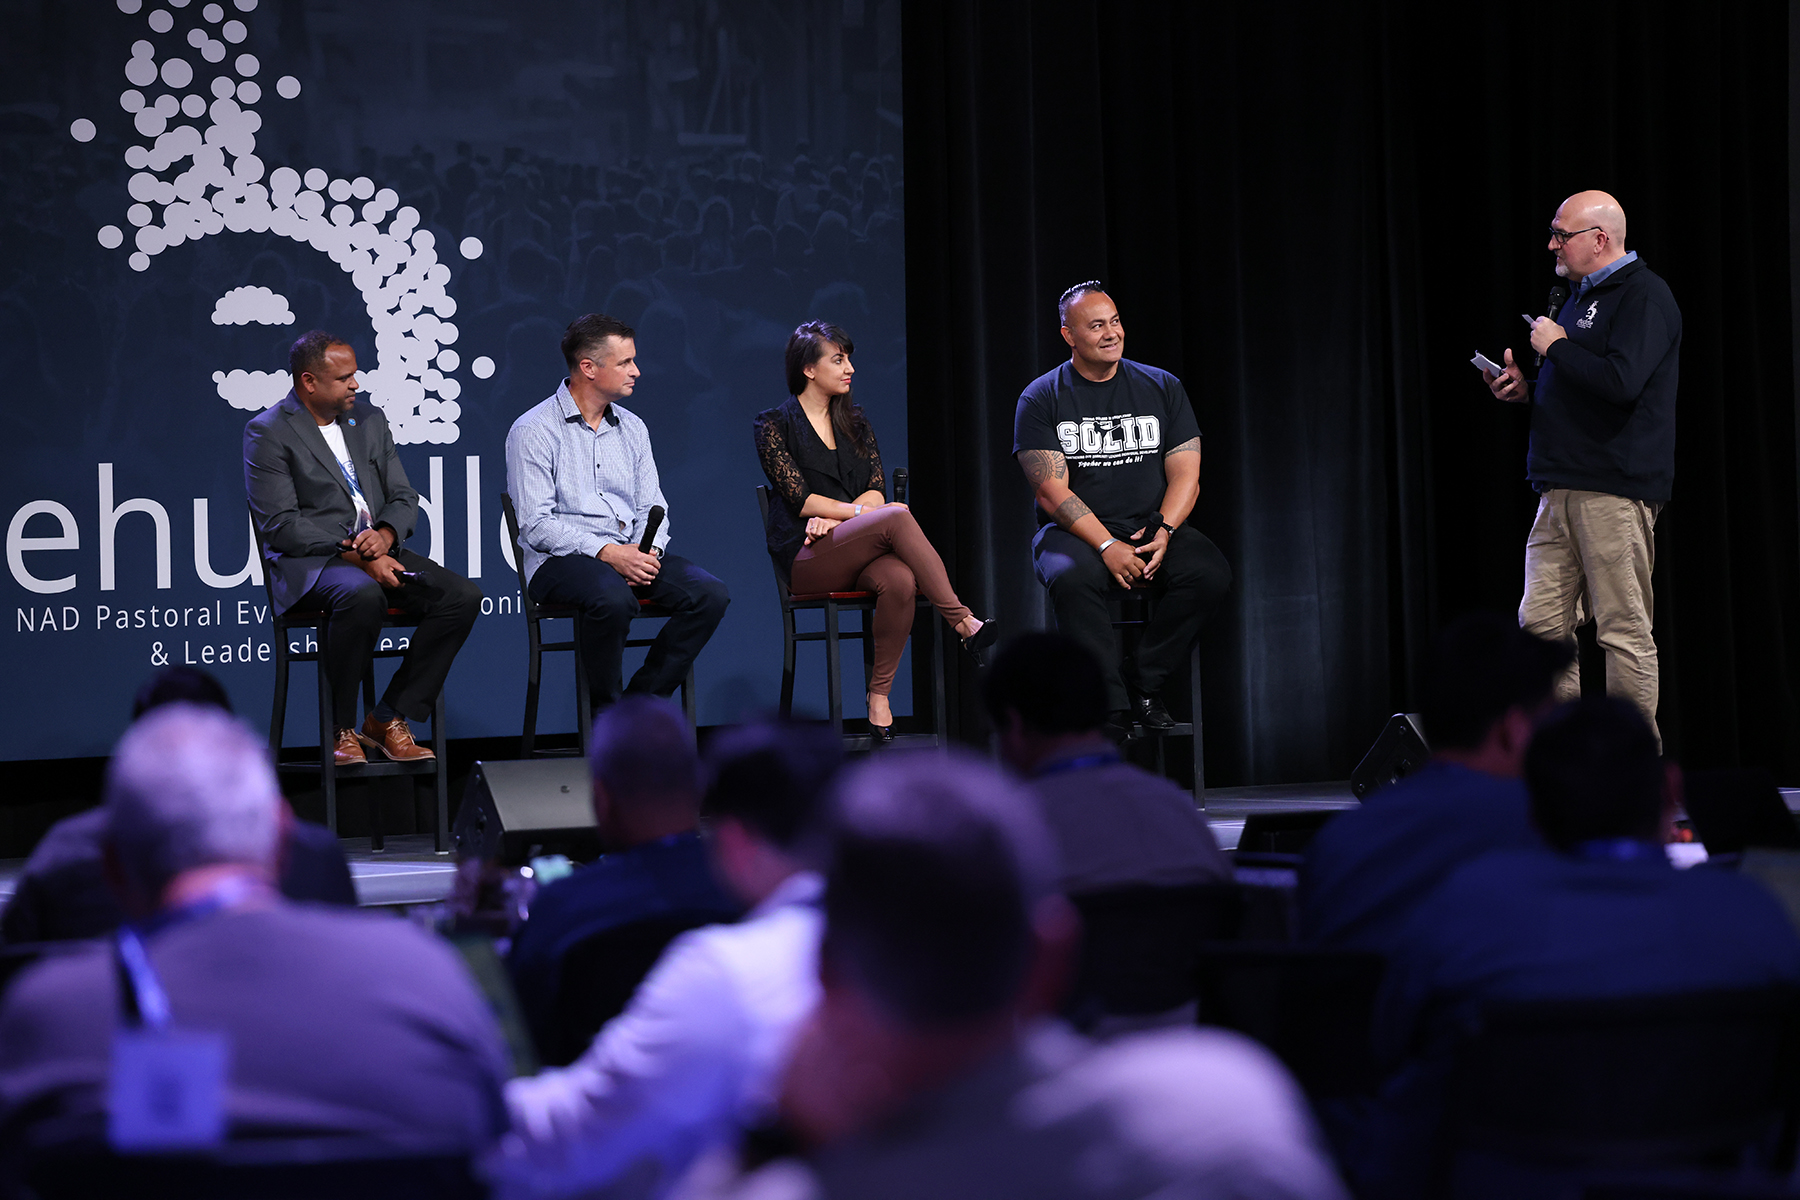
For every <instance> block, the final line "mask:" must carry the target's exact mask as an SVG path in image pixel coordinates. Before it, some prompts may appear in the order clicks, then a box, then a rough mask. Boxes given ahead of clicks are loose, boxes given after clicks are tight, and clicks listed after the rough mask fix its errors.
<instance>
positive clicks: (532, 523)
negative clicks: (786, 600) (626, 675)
mask: <svg viewBox="0 0 1800 1200" xmlns="http://www.w3.org/2000/svg"><path fill="white" fill-rule="evenodd" d="M562 351H563V358H564V359H565V360H566V361H567V362H568V364H569V377H568V378H567V379H565V380H564V381H563V382H562V383H560V384H558V385H557V388H556V394H555V395H553V396H551V397H549V398H548V399H547V400H545V401H544V402H543V403H541V404H538V405H536V406H535V407H533V408H532V409H530V410H529V411H527V412H526V413H525V414H524V415H523V416H521V417H520V418H519V419H518V420H517V421H514V422H513V427H512V430H511V431H510V432H509V433H508V434H507V435H506V488H507V491H508V492H509V493H510V494H511V495H512V498H513V504H514V506H515V507H516V508H517V509H518V513H519V546H520V549H521V550H522V551H523V552H524V555H525V580H526V587H528V588H530V589H531V597H532V599H533V600H536V601H537V602H538V603H540V604H545V603H549V604H573V605H577V606H579V607H580V609H581V610H582V614H583V615H582V628H581V649H582V657H583V659H584V661H585V663H586V666H587V676H588V687H589V688H591V689H592V691H593V701H594V707H595V708H596V709H598V708H601V707H604V706H605V705H607V704H610V703H612V702H613V701H614V700H616V699H618V698H619V695H620V694H621V693H622V692H626V691H630V692H648V693H650V694H652V695H657V696H665V697H666V696H672V695H674V693H675V689H676V688H677V687H679V686H680V684H681V681H682V680H683V679H685V678H686V677H687V673H688V668H689V667H690V666H692V665H693V661H694V659H695V658H696V657H698V656H699V654H700V651H701V649H702V648H703V647H704V646H705V645H706V643H707V640H708V639H709V638H711V637H712V634H713V630H715V629H717V628H718V627H719V621H720V619H721V618H723V617H724V615H725V606H726V605H727V604H729V603H731V596H730V594H729V593H727V591H726V590H725V585H724V584H723V583H720V582H719V581H718V580H717V579H715V578H713V577H712V576H711V575H708V574H707V573H706V572H705V571H702V570H701V569H700V568H699V567H697V566H695V565H694V564H693V563H691V562H689V561H688V560H687V559H685V558H681V557H680V556H678V555H674V554H667V553H665V552H664V551H665V549H666V547H667V546H668V544H669V522H668V521H667V520H664V522H663V524H662V527H661V528H660V529H659V530H658V531H657V534H656V537H655V539H654V542H653V545H652V547H651V550H650V552H649V553H644V552H642V551H640V550H639V549H638V543H639V541H641V540H642V538H643V534H644V530H645V527H646V525H647V522H648V519H649V514H650V509H651V508H652V507H653V506H658V505H660V506H663V507H664V508H666V507H667V505H666V503H665V501H664V500H663V494H662V485H661V483H660V482H659V481H658V480H657V476H656V459H655V457H654V456H653V455H652V454H651V452H650V431H649V430H648V429H647V428H646V427H645V425H644V422H643V420H642V419H641V418H640V417H638V416H637V414H635V413H633V412H631V411H630V410H628V409H626V408H624V407H623V406H621V405H620V404H619V401H620V400H622V399H624V398H625V397H627V396H629V395H631V390H632V388H633V386H634V385H635V384H636V382H637V377H638V366H637V342H636V334H635V333H634V331H633V330H632V328H631V327H630V326H629V325H627V324H625V323H624V322H623V321H620V320H617V319H616V318H613V317H609V316H606V315H605V314H603V313H589V314H587V315H586V316H584V317H577V318H576V319H575V320H574V321H573V322H571V323H570V325H569V328H568V329H567V330H566V331H565V332H564V333H563V339H562ZM640 598H641V599H647V600H650V601H652V602H653V603H655V604H659V605H661V606H663V607H664V608H666V609H668V610H670V611H671V612H672V613H673V614H674V615H673V616H671V617H670V618H669V620H668V621H667V622H666V623H665V624H664V625H663V627H662V631H661V632H659V633H658V634H657V635H656V640H655V642H654V643H653V644H652V645H651V647H650V652H649V654H648V655H647V656H646V657H645V659H644V665H643V666H642V667H640V668H639V669H638V672H637V674H635V675H633V676H632V677H631V685H630V686H629V687H625V686H623V684H622V680H621V668H620V661H621V660H622V659H623V658H624V654H625V639H626V636H627V634H628V632H629V630H630V627H631V619H632V618H633V617H634V616H636V615H637V611H638V601H639V599H640Z"/></svg>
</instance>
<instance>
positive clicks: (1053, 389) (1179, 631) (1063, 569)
mask: <svg viewBox="0 0 1800 1200" xmlns="http://www.w3.org/2000/svg"><path fill="white" fill-rule="evenodd" d="M1057 311H1058V315H1059V316H1060V317H1061V318H1062V335H1063V340H1064V341H1065V342H1067V343H1068V344H1069V347H1070V349H1071V351H1072V352H1073V353H1072V354H1071V356H1070V359H1069V361H1068V362H1066V363H1064V364H1063V365H1061V366H1059V367H1057V368H1056V369H1055V370H1054V371H1051V372H1049V373H1048V374H1045V375H1042V376H1039V377H1038V378H1037V379H1034V380H1033V381H1032V382H1031V384H1030V386H1028V387H1027V388H1026V389H1025V391H1024V393H1023V394H1022V395H1021V396H1020V397H1019V408H1018V413H1017V415H1016V416H1015V417H1014V419H1013V454H1014V455H1015V456H1016V457H1017V458H1018V460H1019V465H1020V466H1021V467H1023V468H1024V470H1025V477H1026V478H1027V479H1028V480H1030V481H1031V485H1032V487H1034V488H1035V489H1036V490H1037V503H1038V508H1039V513H1038V524H1039V527H1038V532H1037V537H1036V539H1035V540H1034V541H1033V543H1032V558H1033V561H1034V562H1035V563H1036V565H1037V574H1038V578H1039V580H1041V581H1042V582H1043V584H1044V586H1045V587H1046V588H1048V589H1049V591H1050V603H1051V606H1052V607H1053V608H1054V609H1055V610H1056V624H1057V627H1058V628H1059V629H1061V630H1063V632H1065V633H1067V634H1069V635H1070V636H1072V637H1074V638H1075V639H1076V640H1078V641H1080V642H1081V643H1082V644H1083V645H1085V646H1087V648H1088V649H1089V650H1090V651H1092V652H1093V654H1094V656H1095V657H1096V658H1097V659H1099V660H1100V662H1101V664H1102V666H1103V667H1104V668H1105V679H1106V707H1107V710H1108V713H1109V716H1108V719H1107V725H1108V728H1109V731H1110V732H1113V733H1114V734H1115V736H1116V735H1122V734H1127V733H1129V732H1130V730H1131V726H1132V724H1133V722H1134V721H1135V722H1137V723H1139V724H1142V725H1143V726H1144V727H1145V728H1146V729H1151V730H1159V729H1167V728H1169V727H1170V726H1171V725H1173V724H1174V723H1175V722H1174V720H1173V719H1172V718H1171V717H1170V716H1169V712H1168V709H1167V708H1166V707H1164V705H1163V702H1162V695H1161V693H1162V687H1163V684H1164V682H1165V681H1166V680H1167V679H1168V677H1169V674H1170V672H1171V671H1173V670H1174V669H1175V668H1176V667H1177V666H1178V665H1180V664H1181V663H1182V662H1183V661H1184V660H1185V659H1186V657H1187V653H1188V649H1189V647H1191V646H1192V645H1193V642H1194V638H1195V637H1196V636H1197V635H1198V634H1199V632H1200V625H1201V622H1202V621H1204V620H1205V618H1206V615H1207V613H1208V612H1209V611H1211V609H1212V607H1213V606H1214V605H1215V604H1216V603H1217V602H1218V600H1219V598H1220V597H1221V596H1223V595H1224V594H1225V590H1226V589H1227V588H1228V587H1230V586H1231V567H1230V566H1229V565H1228V564H1227V563H1226V562H1225V556H1224V555H1222V554H1220V553H1219V548H1218V547H1217V546H1215V545H1213V544H1212V541H1211V540H1210V539H1209V538H1207V536H1206V535H1205V534H1203V533H1201V532H1200V531H1199V530H1197V529H1195V528H1193V527H1192V526H1190V525H1187V524H1185V522H1186V521H1187V518H1188V516H1189V514H1191V513H1192V512H1193V510H1194V502H1195V501H1196V500H1198V499H1199V498H1200V428H1199V426H1198V425H1197V424H1196V423H1195V421H1194V411H1193V408H1192V407H1191V406H1190V405H1189V404H1188V398H1187V392H1186V391H1184V390H1183V389H1182V386H1181V381H1180V380H1179V379H1176V378H1175V377H1174V376H1173V375H1171V374H1169V373H1168V372H1167V371H1161V370H1158V369H1157V368H1155V367H1148V366H1144V365H1143V364H1141V363H1134V362H1131V361H1129V360H1128V359H1126V358H1125V357H1124V351H1125V326H1124V325H1123V324H1122V323H1121V322H1120V320H1119V311H1118V309H1117V308H1116V307H1115V306H1114V305H1113V302H1112V298H1111V297H1109V296H1108V295H1107V294H1106V292H1105V290H1104V289H1102V287H1101V286H1100V284H1099V283H1098V282H1097V281H1093V280H1090V281H1089V282H1087V283H1078V284H1076V285H1075V286H1074V287H1072V288H1070V289H1069V290H1068V291H1066V292H1064V293H1063V294H1062V298H1061V300H1059V301H1058V304H1057ZM1115 587H1118V588H1148V589H1150V590H1151V592H1152V594H1153V595H1154V596H1155V597H1156V610H1155V615H1154V616H1153V617H1152V618H1151V621H1150V624H1149V627H1148V628H1147V629H1146V630H1145V631H1144V637H1143V640H1142V641H1141V642H1140V643H1139V645H1138V650H1137V653H1136V654H1135V655H1134V656H1133V659H1132V661H1131V662H1130V663H1124V664H1122V663H1120V661H1119V650H1118V644H1117V642H1116V640H1115V639H1114V636H1113V630H1112V619H1111V617H1110V615H1109V614H1108V611H1107V593H1108V592H1109V591H1111V590H1112V589H1113V588H1115ZM1127 684H1129V685H1130V687H1131V691H1130V692H1128V691H1127Z"/></svg>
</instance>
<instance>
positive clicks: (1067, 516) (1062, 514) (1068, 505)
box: [1052, 494, 1094, 529]
mask: <svg viewBox="0 0 1800 1200" xmlns="http://www.w3.org/2000/svg"><path fill="white" fill-rule="evenodd" d="M1093 511H1094V510H1093V509H1091V508H1089V507H1088V506H1087V505H1085V504H1083V503H1082V502H1081V497H1080V496H1076V495H1072V494H1071V495H1070V496H1069V498H1068V499H1067V500H1064V501H1063V502H1062V503H1061V504H1059V505H1057V506H1056V512H1055V513H1054V514H1052V515H1053V516H1054V517H1055V518H1056V523H1057V524H1058V525H1061V526H1062V527H1063V528H1064V529H1072V528H1074V526H1075V522H1077V521H1079V520H1081V518H1083V517H1086V516H1090V515H1092V514H1093Z"/></svg>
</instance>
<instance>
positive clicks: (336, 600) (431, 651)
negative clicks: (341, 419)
mask: <svg viewBox="0 0 1800 1200" xmlns="http://www.w3.org/2000/svg"><path fill="white" fill-rule="evenodd" d="M393 556H394V557H395V558H397V559H399V560H400V563H401V565H402V566H404V567H405V568H406V569H407V570H409V571H417V572H418V573H419V574H421V575H422V576H424V578H423V580H422V581H421V583H420V584H418V585H408V586H406V587H398V588H384V587H382V586H381V585H380V584H379V583H376V582H375V581H374V580H373V579H371V578H370V577H369V575H368V573H367V572H365V571H363V570H362V569H361V568H360V567H354V566H351V565H350V564H349V563H347V562H345V561H344V560H342V559H335V560H333V561H332V563H331V565H329V566H327V567H326V568H325V569H324V570H323V571H321V572H320V573H319V579H318V582H317V583H315V584H313V586H312V590H311V591H309V592H307V593H306V595H305V596H303V597H301V599H300V601H299V603H298V604H296V605H295V606H294V607H296V608H311V607H313V606H314V605H319V606H321V607H324V608H327V609H329V610H330V611H331V626H330V631H329V632H330V637H329V638H327V639H326V640H327V648H328V650H329V651H330V656H329V657H328V658H327V659H326V661H325V671H326V674H327V675H328V676H329V677H330V679H331V698H332V702H333V705H334V706H335V708H336V710H337V712H336V715H335V718H334V719H335V720H336V722H337V727H338V728H339V729H354V728H356V699H357V692H358V691H359V690H360V689H361V687H362V677H363V672H364V671H365V670H367V669H368V665H369V663H370V661H371V660H372V659H373V658H374V655H375V644H376V642H377V641H378V640H379V639H380V637H381V621H382V618H383V617H385V616H387V610H388V609H390V608H398V609H401V610H402V611H404V612H405V613H406V616H407V618H408V619H410V620H412V621H414V622H415V624H414V626H413V631H412V634H411V641H410V642H409V643H408V644H407V647H406V654H405V656H404V657H403V658H401V660H400V669H399V670H398V671H396V672H394V678H393V680H392V681H391V682H390V683H389V684H388V686H387V691H386V692H384V693H383V694H382V697H381V698H382V700H383V701H385V702H386V703H387V704H388V706H389V707H391V708H393V709H395V710H396V711H398V712H399V713H401V714H402V715H403V716H405V717H407V718H408V719H409V720H413V721H424V720H428V719H430V717H431V706H432V702H433V701H435V700H436V699H437V694H438V692H440V691H442V690H443V687H444V680H445V678H446V677H447V676H448V675H449V674H450V664H451V663H452V662H454V661H456V652H457V651H458V650H461V649H462V644H463V642H464V641H465V640H467V639H468V636H469V630H471V629H473V628H474V627H475V618H476V617H478V616H480V615H481V589H480V588H479V587H476V586H475V585H474V584H473V583H470V582H469V581H468V580H467V579H464V578H463V577H462V576H461V575H458V574H457V573H456V572H454V571H452V570H450V569H448V568H446V567H440V566H438V565H437V564H436V563H434V562H432V561H431V560H430V559H429V558H426V557H425V556H424V555H423V554H415V553H413V552H412V551H411V550H407V549H405V548H404V547H402V548H400V549H396V550H395V551H394V555H393ZM433 588H435V589H437V590H435V591H433V590H432V589H433ZM428 593H429V594H428ZM400 636H402V637H405V636H407V635H406V634H404V633H402V634H400Z"/></svg>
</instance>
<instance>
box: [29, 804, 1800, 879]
mask: <svg viewBox="0 0 1800 1200" xmlns="http://www.w3.org/2000/svg"><path fill="white" fill-rule="evenodd" d="M1781 796H1782V799H1783V800H1786V801H1787V806H1788V810H1789V811H1790V812H1795V813H1800V788H1783V789H1782V790H1781ZM1355 807H1356V798H1355V797H1354V796H1352V795H1351V794H1350V784H1349V783H1348V782H1339V783H1288V784H1275V785H1270V786H1265V787H1242V788H1213V789H1212V790H1210V791H1208V792H1207V793H1206V823H1207V824H1208V825H1210V826H1211V827H1212V831H1213V836H1214V837H1216V838H1218V839H1219V845H1220V847H1221V848H1223V849H1226V850H1235V849H1236V848H1237V844H1238V838H1239V837H1241V836H1242V835H1243V832H1244V821H1245V819H1246V818H1248V817H1250V816H1252V815H1254V814H1256V813H1284V812H1308V811H1316V810H1319V809H1335V808H1355ZM343 846H344V854H345V857H347V858H348V859H349V860H350V875H351V877H352V878H353V879H354V880H355V881H356V896H357V899H358V901H360V902H361V903H362V904H364V905H367V906H373V907H388V906H395V905H411V904H435V903H436V902H438V901H440V900H442V899H444V898H445V897H446V896H448V895H449V894H450V888H451V885H452V883H453V882H454V881H455V876H456V864H455V863H454V862H452V861H451V858H450V856H449V855H448V854H438V853H436V852H435V851H433V850H432V848H431V835H430V834H428V833H420V834H406V835H401V836H392V835H390V836H389V837H388V839H387V849H386V850H383V851H382V852H381V853H379V854H377V853H375V852H374V851H372V850H370V849H369V839H368V838H345V839H344V842H343ZM24 866H25V860H24V859H20V858H9V859H0V904H4V903H5V902H6V901H7V900H9V899H11V897H12V893H13V884H14V880H16V879H17V878H18V875H19V872H20V871H21V870H22V869H23V868H24Z"/></svg>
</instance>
